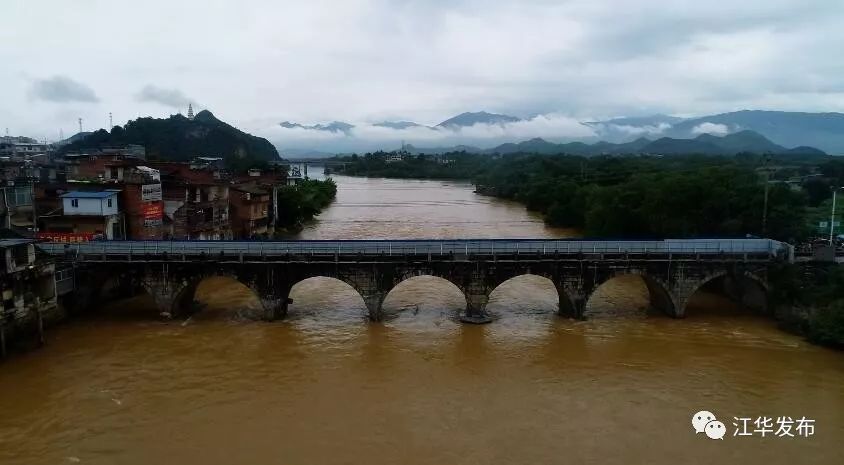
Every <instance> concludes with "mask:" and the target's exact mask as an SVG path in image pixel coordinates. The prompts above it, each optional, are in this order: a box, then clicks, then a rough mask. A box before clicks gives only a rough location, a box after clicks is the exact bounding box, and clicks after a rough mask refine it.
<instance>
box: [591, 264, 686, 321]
mask: <svg viewBox="0 0 844 465" xmlns="http://www.w3.org/2000/svg"><path fill="white" fill-rule="evenodd" d="M632 277H637V278H639V280H640V282H641V283H642V284H643V285H644V287H645V289H646V290H647V295H648V304H649V306H650V308H652V309H654V310H658V311H659V312H661V313H663V314H665V315H668V316H671V317H675V318H676V317H680V316H682V314H681V313H680V309H681V308H682V307H681V305H680V301H679V299H678V297H677V296H676V295H675V293H674V292H672V291H671V287H670V286H669V285H668V283H666V282H665V281H663V280H662V279H661V278H658V277H656V276H653V275H651V274H648V273H646V272H641V271H637V270H626V271H624V272H618V273H612V274H610V275H608V276H607V277H606V278H605V279H603V280H601V281H599V282H598V283H597V285H596V286H595V287H594V288H593V289H592V291H591V292H590V293H589V295H588V296H587V297H586V299H585V300H586V302H585V304H584V316H588V314H589V313H591V312H593V308H592V307H593V305H594V304H595V301H594V298H595V297H596V296H597V294H598V293H599V290H600V289H601V288H602V287H604V286H605V285H607V284H608V283H610V282H613V281H615V282H616V283H618V282H619V281H618V280H621V279H629V278H632ZM590 304H592V305H590Z"/></svg>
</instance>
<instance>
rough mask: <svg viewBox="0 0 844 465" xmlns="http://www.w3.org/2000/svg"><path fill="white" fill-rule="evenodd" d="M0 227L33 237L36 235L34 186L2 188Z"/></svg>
mask: <svg viewBox="0 0 844 465" xmlns="http://www.w3.org/2000/svg"><path fill="white" fill-rule="evenodd" d="M0 218H1V219H2V221H1V222H0V223H2V224H0V227H2V228H5V229H10V230H12V231H15V232H16V233H17V234H19V235H22V236H27V237H31V236H32V235H33V234H34V233H35V211H34V206H33V201H32V184H24V185H20V186H8V187H2V188H0Z"/></svg>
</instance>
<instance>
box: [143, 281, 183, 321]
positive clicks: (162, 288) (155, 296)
mask: <svg viewBox="0 0 844 465" xmlns="http://www.w3.org/2000/svg"><path fill="white" fill-rule="evenodd" d="M144 287H145V288H146V291H147V292H148V293H149V295H151V296H152V300H153V301H154V302H155V305H156V307H158V314H159V316H161V318H163V319H165V320H170V319H172V318H176V317H179V316H182V315H183V314H184V313H185V312H186V311H187V310H188V309H189V308H190V306H191V304H192V303H193V294H194V293H193V291H194V290H195V289H191V288H190V286H187V285H176V284H173V283H167V282H166V281H165V282H161V283H152V284H148V285H146V286H144Z"/></svg>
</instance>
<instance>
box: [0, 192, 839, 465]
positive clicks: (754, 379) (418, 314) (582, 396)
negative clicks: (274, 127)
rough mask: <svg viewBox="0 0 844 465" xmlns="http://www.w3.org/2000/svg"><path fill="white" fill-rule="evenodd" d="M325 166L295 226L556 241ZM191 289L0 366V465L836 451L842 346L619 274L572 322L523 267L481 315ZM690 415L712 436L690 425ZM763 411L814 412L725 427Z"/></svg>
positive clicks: (564, 459) (329, 235)
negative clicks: (330, 178)
mask: <svg viewBox="0 0 844 465" xmlns="http://www.w3.org/2000/svg"><path fill="white" fill-rule="evenodd" d="M337 180H338V184H339V192H338V198H337V201H336V202H335V203H334V204H333V205H332V206H331V207H330V208H329V209H328V210H326V211H325V212H324V213H323V214H322V215H321V216H320V218H319V220H318V221H317V222H316V223H314V224H313V225H312V226H311V227H309V228H307V229H306V230H305V231H303V233H302V237H303V238H319V239H334V238H371V237H378V238H452V237H560V236H566V235H568V233H567V232H566V231H563V230H554V229H549V228H547V227H545V226H544V225H543V224H542V221H541V220H540V219H539V218H537V217H534V216H531V215H530V214H528V213H527V212H525V210H524V209H523V208H522V207H521V206H519V205H517V204H512V203H508V202H502V201H499V200H495V199H492V198H489V197H483V196H478V195H476V194H474V193H473V192H472V188H471V186H468V185H463V184H455V183H443V182H435V181H397V180H383V179H369V180H367V179H360V178H337ZM197 295H198V299H199V300H201V301H202V302H204V303H205V304H207V307H206V308H205V309H204V310H203V312H201V313H199V314H198V315H196V316H194V317H193V318H192V319H190V320H189V321H184V322H170V323H161V322H158V321H157V320H156V318H155V316H156V312H155V310H154V309H153V308H152V305H151V303H150V301H149V299H148V298H147V297H144V296H140V297H135V298H132V299H127V300H125V301H122V302H115V303H113V304H111V305H108V306H107V307H106V308H105V309H103V310H102V311H101V312H99V313H97V314H96V315H92V316H90V317H88V318H86V319H84V320H77V321H73V322H71V323H69V324H66V325H64V326H61V327H58V328H53V329H51V330H50V331H49V333H48V342H47V345H46V347H44V348H43V349H40V350H37V351H33V352H29V353H26V354H19V355H15V356H14V357H12V358H11V359H9V360H7V361H5V362H4V363H2V364H0V463H2V464H21V465H26V464H62V463H84V464H170V463H172V464H203V465H205V464H276V463H278V464H352V463H355V464H357V463H367V464H438V465H442V464H504V463H507V464H511V463H512V464H526V463H537V464H546V463H595V464H613V463H618V464H622V463H623V464H643V463H648V464H677V463H695V464H696V463H700V464H704V463H705V464H713V463H718V464H735V463H744V464H798V463H799V464H841V463H844V443H842V440H844V356H842V354H841V353H838V352H834V351H831V350H826V349H822V348H818V347H815V346H811V345H808V344H807V343H805V342H803V341H802V340H800V339H799V338H797V337H795V336H791V335H788V334H785V333H783V332H780V331H779V330H778V329H776V326H775V324H774V322H772V321H770V320H768V319H765V318H763V317H758V316H753V315H750V314H749V313H748V312H746V311H744V310H743V309H741V308H738V307H736V306H734V305H733V304H731V303H730V302H729V301H726V300H725V299H723V298H720V297H719V296H716V295H709V294H700V295H697V296H695V298H694V300H693V302H692V304H691V306H690V308H689V311H688V317H687V318H686V319H683V320H673V319H670V318H666V317H664V316H661V315H659V314H652V313H650V312H649V311H648V310H647V309H648V294H647V290H646V288H645V286H644V285H643V284H642V283H641V281H640V280H639V278H636V277H623V278H617V279H615V280H613V281H610V282H608V283H607V284H605V285H604V286H602V287H601V288H600V289H599V290H598V291H597V293H596V294H595V295H594V296H593V297H592V299H591V300H590V302H589V304H588V312H587V314H588V315H589V319H588V320H587V321H571V320H567V319H562V318H559V317H557V316H555V315H554V313H553V312H554V309H555V306H556V302H557V297H556V294H555V291H554V288H553V286H552V285H551V283H549V282H547V281H545V280H544V279H543V278H539V277H534V276H524V277H520V278H516V279H514V280H511V281H509V282H507V283H505V284H504V285H502V286H501V287H500V288H498V289H497V290H496V291H495V292H494V293H493V295H492V297H491V299H490V304H489V310H490V311H491V312H493V313H495V314H496V315H497V316H498V317H499V319H498V320H497V321H495V322H494V323H492V324H490V325H486V326H464V325H461V324H460V323H457V322H456V321H455V319H454V318H453V317H454V315H455V314H456V313H457V312H458V311H459V310H460V309H461V308H462V306H463V305H464V304H465V300H464V298H463V297H462V295H461V294H460V292H459V291H458V290H457V289H456V288H454V287H453V286H452V285H451V284H449V283H447V282H445V281H443V280H440V279H437V278H430V277H418V278H413V279H411V280H409V281H407V282H404V283H402V284H401V285H399V286H398V287H397V288H396V289H395V290H393V292H391V293H390V294H389V296H388V297H387V299H386V301H385V308H386V310H388V311H390V312H391V313H392V315H393V316H392V317H391V318H390V319H389V320H388V321H386V322H384V323H378V324H374V323H369V322H367V321H366V320H365V318H364V313H365V307H364V305H363V301H362V300H361V298H360V297H359V296H358V295H357V294H356V293H355V292H354V291H353V290H352V289H351V288H349V287H348V286H347V285H346V284H343V283H341V282H339V281H334V280H330V279H325V278H314V279H310V280H307V281H304V282H302V283H300V284H298V285H297V286H295V287H294V289H293V293H292V298H293V299H294V304H293V305H292V307H291V311H290V316H289V317H288V318H287V319H286V320H284V321H280V322H275V323H262V322H254V321H250V320H249V319H248V315H249V314H250V313H251V311H254V310H255V309H257V306H258V302H257V301H256V299H255V297H254V296H253V295H251V293H250V292H249V291H248V290H247V289H246V288H245V287H243V286H241V285H240V284H238V283H235V282H232V281H229V280H228V279H227V278H212V279H208V280H206V281H205V282H203V284H202V285H201V286H200V289H199V290H198V293H197ZM699 410H709V411H711V412H712V413H714V414H715V415H716V416H717V417H718V419H719V420H721V421H722V422H723V423H724V424H725V426H726V428H727V431H728V432H727V435H726V437H725V438H724V440H723V441H718V440H711V439H708V438H707V437H705V436H704V434H703V433H700V434H695V433H694V430H693V429H692V425H691V416H692V414H693V413H694V412H697V411H699ZM760 416H767V417H773V418H774V419H776V417H778V416H789V417H792V418H794V419H796V418H800V417H806V418H807V419H812V420H815V423H814V426H815V431H814V435H812V436H810V437H800V436H798V437H794V438H792V437H777V436H772V434H771V433H768V434H767V435H766V437H764V438H763V437H760V434H759V433H756V434H755V435H754V436H750V437H734V436H733V432H734V430H735V428H734V427H733V424H732V423H733V422H734V421H736V420H734V419H733V417H752V418H753V419H756V418H757V417H760ZM752 429H753V428H751V431H752ZM791 432H792V433H796V430H794V429H792V431H791Z"/></svg>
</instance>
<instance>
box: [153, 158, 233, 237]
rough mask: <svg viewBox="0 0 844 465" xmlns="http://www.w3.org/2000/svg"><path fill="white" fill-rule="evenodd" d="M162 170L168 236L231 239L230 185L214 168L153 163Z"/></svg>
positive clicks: (166, 234) (187, 164) (165, 230)
mask: <svg viewBox="0 0 844 465" xmlns="http://www.w3.org/2000/svg"><path fill="white" fill-rule="evenodd" d="M150 165H151V166H152V167H154V168H156V169H158V170H159V171H160V172H161V182H162V198H163V213H164V222H165V227H164V236H165V237H170V238H173V239H200V240H208V239H229V238H231V237H232V232H231V225H230V223H229V184H228V182H227V181H226V180H225V179H224V176H223V173H222V172H220V171H219V170H217V169H214V168H212V167H201V168H197V167H193V168H192V167H191V164H190V163H176V162H153V163H150Z"/></svg>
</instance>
